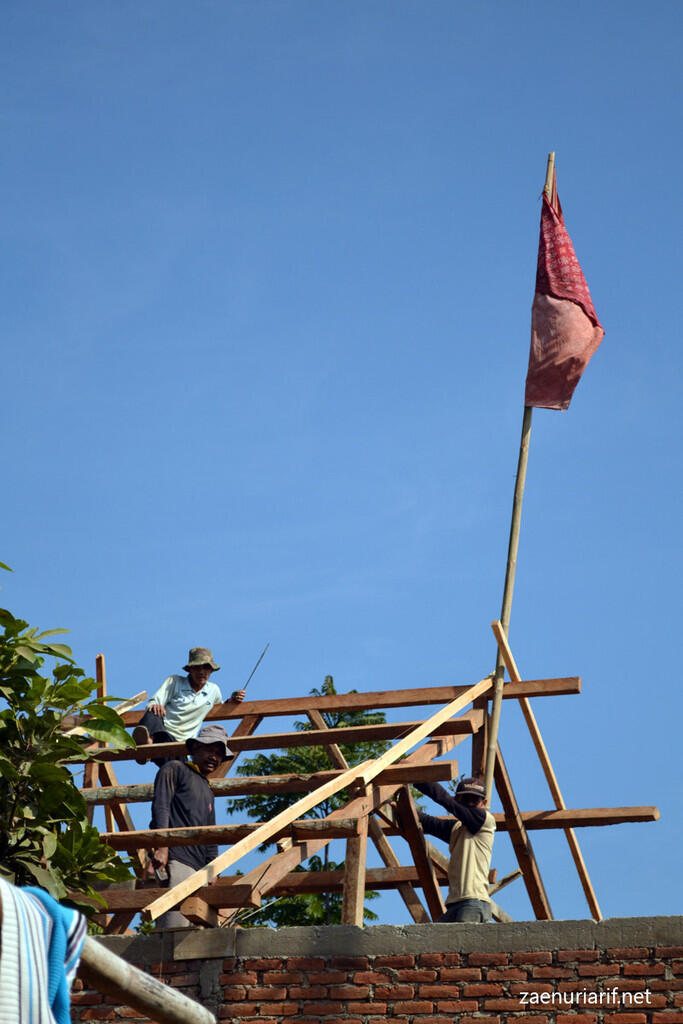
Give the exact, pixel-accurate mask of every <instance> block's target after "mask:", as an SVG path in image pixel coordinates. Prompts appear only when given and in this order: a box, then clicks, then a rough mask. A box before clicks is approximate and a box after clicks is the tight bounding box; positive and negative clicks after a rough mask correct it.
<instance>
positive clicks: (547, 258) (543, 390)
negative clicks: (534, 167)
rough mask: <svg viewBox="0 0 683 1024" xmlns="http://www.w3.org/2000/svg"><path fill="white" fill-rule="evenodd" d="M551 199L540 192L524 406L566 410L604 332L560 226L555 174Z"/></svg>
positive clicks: (576, 261)
mask: <svg viewBox="0 0 683 1024" xmlns="http://www.w3.org/2000/svg"><path fill="white" fill-rule="evenodd" d="M551 198H552V202H551V201H549V200H548V197H547V196H546V194H545V193H543V210H542V211H541V237H540V240H539V243H538V266H537V269H536V294H535V295H534V301H533V305H532V307H531V350H530V352H529V370H528V372H527V378H526V392H525V396H524V404H525V405H531V406H535V407H536V408H542V409H568V408H569V403H570V401H571V397H572V395H573V394H574V388H575V387H576V385H577V384H578V383H579V378H580V377H581V374H582V373H583V371H584V369H585V368H586V366H587V365H588V361H589V359H590V357H591V356H592V355H593V353H594V352H595V350H596V349H597V347H598V345H599V344H600V342H601V341H602V339H603V336H604V333H605V332H604V330H603V329H602V326H601V324H600V321H599V320H598V315H597V313H596V312H595V307H594V306H593V301H592V299H591V296H590V292H589V291H588V285H587V284H586V279H585V277H584V276H583V271H582V270H581V267H580V266H579V261H578V260H577V258H576V253H575V252H574V246H573V245H572V241H571V238H570V237H569V235H568V234H567V229H566V228H565V226H564V217H563V216H562V207H561V206H560V200H559V198H558V196H557V186H556V183H555V178H554V175H553V190H552V197H551Z"/></svg>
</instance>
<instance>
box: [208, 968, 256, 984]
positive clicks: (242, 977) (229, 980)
mask: <svg viewBox="0 0 683 1024" xmlns="http://www.w3.org/2000/svg"><path fill="white" fill-rule="evenodd" d="M218 980H219V982H220V984H221V985H256V984H257V982H258V974H256V972H255V971H232V972H231V973H230V974H221V976H220V977H219V979H218Z"/></svg>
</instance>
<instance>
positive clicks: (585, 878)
mask: <svg viewBox="0 0 683 1024" xmlns="http://www.w3.org/2000/svg"><path fill="white" fill-rule="evenodd" d="M491 628H492V629H493V634H494V636H495V638H496V643H497V644H498V649H499V651H500V654H501V657H502V659H503V661H504V662H505V667H506V668H507V670H508V673H509V676H510V679H511V680H512V681H513V682H518V681H519V679H520V678H521V676H520V674H519V670H518V669H517V665H516V663H515V659H514V657H513V656H512V651H511V650H510V644H509V643H508V638H507V635H506V633H505V630H504V629H503V624H502V623H501V622H500V621H499V620H496V621H495V622H492V623H491ZM519 705H520V707H521V709H522V714H523V715H524V721H525V722H526V724H527V726H528V729H529V733H530V734H531V739H532V741H533V744H534V747H535V748H536V753H537V754H538V758H539V760H540V762H541V767H542V769H543V774H544V775H545V777H546V781H547V783H548V787H549V789H550V793H551V795H552V798H553V801H554V803H555V807H556V808H557V809H558V810H561V811H562V810H564V809H565V807H566V804H565V802H564V799H563V797H562V793H561V791H560V786H559V783H558V781H557V778H556V776H555V772H554V771H553V766H552V764H551V763H550V756H549V754H548V751H547V750H546V746H545V743H544V742H543V737H542V736H541V730H540V729H539V727H538V723H537V722H536V717H535V715H534V713H533V711H532V710H531V704H530V703H529V700H528V698H526V697H520V698H519ZM564 834H565V836H566V837H567V843H568V844H569V849H570V851H571V855H572V859H573V861H574V864H575V865H576V870H577V872H578V875H579V880H580V882H581V887H582V888H583V891H584V895H585V897H586V901H587V903H588V908H589V910H590V912H591V914H592V916H593V918H594V919H595V920H596V921H601V920H602V913H601V911H600V905H599V904H598V899H597V896H596V895H595V890H594V889H593V885H592V883H591V880H590V876H589V874H588V868H587V867H586V862H585V861H584V859H583V854H582V853H581V849H580V847H579V841H578V839H577V838H576V835H575V834H574V832H573V830H572V829H571V828H568V829H565V833H564Z"/></svg>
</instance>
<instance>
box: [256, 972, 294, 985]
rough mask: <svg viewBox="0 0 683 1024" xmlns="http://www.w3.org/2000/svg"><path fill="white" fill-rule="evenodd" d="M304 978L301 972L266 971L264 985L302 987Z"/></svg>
mask: <svg viewBox="0 0 683 1024" xmlns="http://www.w3.org/2000/svg"><path fill="white" fill-rule="evenodd" d="M303 980H304V976H303V974H302V973H301V971H265V972H264V974H263V984H264V985H301V983H302V982H303Z"/></svg>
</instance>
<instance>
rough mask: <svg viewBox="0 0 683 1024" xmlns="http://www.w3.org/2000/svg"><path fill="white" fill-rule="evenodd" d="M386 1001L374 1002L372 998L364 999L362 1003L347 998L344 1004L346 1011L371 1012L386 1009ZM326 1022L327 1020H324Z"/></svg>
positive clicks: (380, 1011) (379, 1011)
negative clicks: (347, 1000)
mask: <svg viewBox="0 0 683 1024" xmlns="http://www.w3.org/2000/svg"><path fill="white" fill-rule="evenodd" d="M386 1008H387V1004H386V1003H376V1002H375V1001H374V999H370V1000H366V1001H365V1002H363V1003H356V1002H354V1001H353V1000H349V1002H348V1003H347V1004H346V1011H345V1012H346V1013H367V1012H368V1010H371V1011H372V1012H373V1013H382V1012H384V1011H386ZM325 1024H327V1021H326V1022H325Z"/></svg>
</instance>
